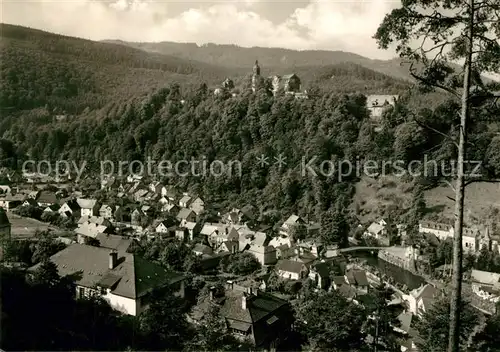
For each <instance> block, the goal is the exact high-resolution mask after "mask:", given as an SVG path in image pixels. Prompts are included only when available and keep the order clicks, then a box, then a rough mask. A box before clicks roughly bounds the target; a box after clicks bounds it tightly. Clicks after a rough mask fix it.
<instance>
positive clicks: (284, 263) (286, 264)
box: [275, 259, 309, 280]
mask: <svg viewBox="0 0 500 352" xmlns="http://www.w3.org/2000/svg"><path fill="white" fill-rule="evenodd" d="M275 270H276V273H277V274H278V276H279V277H282V278H284V279H289V280H301V279H303V278H305V277H306V276H307V274H308V273H309V269H308V268H307V266H306V265H305V264H304V263H302V262H300V261H296V260H290V259H282V260H280V261H279V262H278V264H276V267H275Z"/></svg>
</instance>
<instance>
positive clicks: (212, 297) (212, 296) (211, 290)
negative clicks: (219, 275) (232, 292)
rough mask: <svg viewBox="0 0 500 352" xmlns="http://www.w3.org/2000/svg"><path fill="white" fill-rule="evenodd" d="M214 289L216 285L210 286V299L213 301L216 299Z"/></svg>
mask: <svg viewBox="0 0 500 352" xmlns="http://www.w3.org/2000/svg"><path fill="white" fill-rule="evenodd" d="M214 290H215V287H214V286H211V287H210V290H209V293H210V300H211V301H213V300H214Z"/></svg>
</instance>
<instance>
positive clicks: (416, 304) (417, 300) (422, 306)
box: [403, 284, 438, 316]
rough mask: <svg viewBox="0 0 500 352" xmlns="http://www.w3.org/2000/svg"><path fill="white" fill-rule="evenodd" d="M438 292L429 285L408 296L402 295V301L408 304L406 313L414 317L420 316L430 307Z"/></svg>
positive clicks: (415, 290)
mask: <svg viewBox="0 0 500 352" xmlns="http://www.w3.org/2000/svg"><path fill="white" fill-rule="evenodd" d="M437 295H438V290H437V289H436V288H435V287H434V286H433V285H431V284H426V285H422V286H420V287H419V288H416V289H414V290H413V291H411V292H410V294H408V295H403V300H404V301H406V302H408V311H409V312H410V313H412V314H414V315H419V316H420V315H422V314H423V313H424V312H425V311H426V310H427V309H429V307H431V306H432V303H433V302H434V300H435V298H436V297H437Z"/></svg>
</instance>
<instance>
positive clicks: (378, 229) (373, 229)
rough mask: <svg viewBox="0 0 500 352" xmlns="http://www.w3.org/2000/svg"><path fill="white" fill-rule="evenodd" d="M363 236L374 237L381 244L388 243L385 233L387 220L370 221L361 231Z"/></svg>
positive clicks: (386, 244) (387, 244)
mask: <svg viewBox="0 0 500 352" xmlns="http://www.w3.org/2000/svg"><path fill="white" fill-rule="evenodd" d="M363 236H364V237H365V238H370V237H371V238H374V239H376V240H377V241H378V242H379V243H380V245H382V246H389V245H390V239H389V236H388V233H387V222H386V221H385V220H384V219H381V220H379V221H377V222H372V223H371V224H370V226H368V228H367V229H366V231H365V232H364V233H363Z"/></svg>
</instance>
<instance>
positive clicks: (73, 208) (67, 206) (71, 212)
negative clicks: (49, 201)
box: [57, 199, 82, 218]
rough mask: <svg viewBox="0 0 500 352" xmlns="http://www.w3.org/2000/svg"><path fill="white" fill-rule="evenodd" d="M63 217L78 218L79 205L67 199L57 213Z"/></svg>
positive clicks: (73, 200) (79, 214) (79, 213)
mask: <svg viewBox="0 0 500 352" xmlns="http://www.w3.org/2000/svg"><path fill="white" fill-rule="evenodd" d="M57 212H58V213H59V215H61V216H63V217H71V216H72V217H74V218H79V217H80V216H81V214H82V212H81V208H80V205H79V204H78V202H77V201H76V200H75V199H69V200H67V201H66V202H64V203H63V205H62V206H61V207H60V208H59V210H58V211H57Z"/></svg>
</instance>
